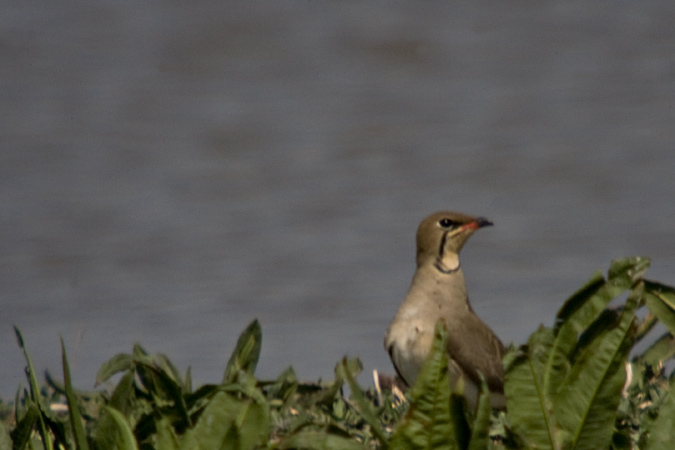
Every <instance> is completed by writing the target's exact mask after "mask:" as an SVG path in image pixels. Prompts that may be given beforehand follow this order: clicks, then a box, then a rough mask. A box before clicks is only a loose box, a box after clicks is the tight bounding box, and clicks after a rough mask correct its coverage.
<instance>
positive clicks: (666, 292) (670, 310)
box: [645, 280, 675, 334]
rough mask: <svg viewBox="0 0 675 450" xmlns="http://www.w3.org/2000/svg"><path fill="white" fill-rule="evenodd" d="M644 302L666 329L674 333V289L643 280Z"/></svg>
mask: <svg viewBox="0 0 675 450" xmlns="http://www.w3.org/2000/svg"><path fill="white" fill-rule="evenodd" d="M645 302H646V303H647V307H648V308H649V310H650V311H651V312H652V313H653V314H654V315H655V316H656V317H658V319H659V320H660V321H661V322H663V324H664V325H665V326H666V328H668V331H670V332H671V333H673V334H675V289H674V288H672V287H670V286H665V285H663V284H659V283H654V282H653V281H646V280H645Z"/></svg>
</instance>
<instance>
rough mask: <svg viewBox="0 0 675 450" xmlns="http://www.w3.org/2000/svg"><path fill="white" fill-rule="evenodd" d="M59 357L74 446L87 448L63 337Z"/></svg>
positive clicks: (84, 449) (83, 449)
mask: <svg viewBox="0 0 675 450" xmlns="http://www.w3.org/2000/svg"><path fill="white" fill-rule="evenodd" d="M61 358H62V362H63V383H64V384H65V389H66V399H67V401H68V411H69V414H68V418H69V419H70V426H71V427H72V430H73V437H74V438H75V446H76V448H77V449H78V450H88V449H89V444H88V443H87V434H86V433H85V431H84V424H83V421H82V414H81V413H80V405H79V404H78V402H77V396H76V395H75V391H74V390H73V385H72V382H71V379H70V366H69V365H68V356H67V355H66V346H65V344H64V343H63V338H61Z"/></svg>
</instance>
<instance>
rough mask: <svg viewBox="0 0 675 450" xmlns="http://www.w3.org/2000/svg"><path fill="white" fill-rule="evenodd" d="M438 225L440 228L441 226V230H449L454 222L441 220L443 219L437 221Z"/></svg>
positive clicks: (445, 219)
mask: <svg viewBox="0 0 675 450" xmlns="http://www.w3.org/2000/svg"><path fill="white" fill-rule="evenodd" d="M438 224H439V225H440V226H442V227H443V228H450V227H452V226H453V225H454V224H455V222H453V221H452V220H450V219H448V218H443V219H441V220H439V221H438Z"/></svg>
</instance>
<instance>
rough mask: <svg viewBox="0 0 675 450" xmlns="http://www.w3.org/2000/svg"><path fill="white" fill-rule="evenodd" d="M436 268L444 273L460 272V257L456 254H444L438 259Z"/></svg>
mask: <svg viewBox="0 0 675 450" xmlns="http://www.w3.org/2000/svg"><path fill="white" fill-rule="evenodd" d="M435 266H436V268H437V269H438V270H439V271H441V272H443V273H453V272H457V271H458V270H459V256H457V253H455V252H443V254H441V255H439V256H438V258H436V264H435Z"/></svg>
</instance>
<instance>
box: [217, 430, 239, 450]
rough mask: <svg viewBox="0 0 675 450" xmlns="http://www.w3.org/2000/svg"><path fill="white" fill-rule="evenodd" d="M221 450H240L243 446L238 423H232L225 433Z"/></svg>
mask: <svg viewBox="0 0 675 450" xmlns="http://www.w3.org/2000/svg"><path fill="white" fill-rule="evenodd" d="M220 448H221V450H240V449H242V448H243V447H242V446H241V438H240V437H239V430H238V429H237V426H236V425H234V424H233V425H232V426H231V427H230V429H229V430H227V433H225V439H223V444H222V445H221V446H220Z"/></svg>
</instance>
